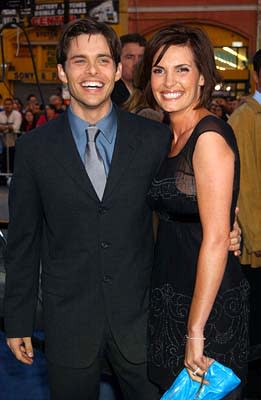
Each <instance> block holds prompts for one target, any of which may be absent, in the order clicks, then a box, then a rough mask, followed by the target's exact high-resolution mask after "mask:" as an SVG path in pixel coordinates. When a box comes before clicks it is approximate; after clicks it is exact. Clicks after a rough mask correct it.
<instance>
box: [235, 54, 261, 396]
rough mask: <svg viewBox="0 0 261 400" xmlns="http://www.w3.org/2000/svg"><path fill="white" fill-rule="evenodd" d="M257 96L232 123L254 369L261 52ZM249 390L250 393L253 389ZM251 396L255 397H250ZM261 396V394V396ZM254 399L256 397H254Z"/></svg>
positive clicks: (259, 266)
mask: <svg viewBox="0 0 261 400" xmlns="http://www.w3.org/2000/svg"><path fill="white" fill-rule="evenodd" d="M253 67H254V70H253V80H254V84H255V93H254V94H253V95H252V96H249V97H247V98H246V100H245V102H244V103H243V104H242V105H241V106H240V107H238V108H237V109H236V110H235V111H234V112H233V114H232V115H231V117H230V118H229V120H228V123H229V124H230V125H231V126H232V128H233V130H234V132H235V135H236V138H237V143H238V148H239V153H240V159H241V172H240V191H239V201H238V204H239V209H240V216H239V222H240V225H241V227H242V232H243V251H242V256H241V264H242V267H243V270H244V272H245V273H246V276H247V278H248V280H249V283H250V286H251V296H250V360H251V361H252V363H250V367H252V366H254V365H255V364H256V363H255V361H256V360H259V368H260V360H261V319H260V311H261V50H260V49H259V50H258V51H257V52H256V53H255V55H254V57H253ZM248 390H250V385H249V388H248ZM250 394H251V393H250ZM260 394H261V392H259V395H260ZM250 397H252V396H250Z"/></svg>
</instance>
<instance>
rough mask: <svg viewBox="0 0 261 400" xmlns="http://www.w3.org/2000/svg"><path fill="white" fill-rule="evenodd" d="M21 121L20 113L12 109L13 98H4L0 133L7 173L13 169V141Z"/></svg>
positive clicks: (0, 114) (0, 116) (4, 168)
mask: <svg viewBox="0 0 261 400" xmlns="http://www.w3.org/2000/svg"><path fill="white" fill-rule="evenodd" d="M21 123H22V115H21V113H20V112H19V111H16V110H14V101H13V99H12V98H6V99H4V111H2V112H1V113H0V135H1V138H2V141H3V144H4V151H3V160H4V161H3V162H4V167H3V170H4V172H7V173H9V172H13V170H14V154H15V142H16V139H17V134H18V133H19V132H20V127H21Z"/></svg>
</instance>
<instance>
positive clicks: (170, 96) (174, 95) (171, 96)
mask: <svg viewBox="0 0 261 400" xmlns="http://www.w3.org/2000/svg"><path fill="white" fill-rule="evenodd" d="M181 95H182V93H180V92H174V93H173V92H169V93H163V94H162V96H163V97H166V98H167V99H177V98H178V97H180V96H181Z"/></svg>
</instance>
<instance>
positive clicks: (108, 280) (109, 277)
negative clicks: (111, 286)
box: [103, 275, 112, 283]
mask: <svg viewBox="0 0 261 400" xmlns="http://www.w3.org/2000/svg"><path fill="white" fill-rule="evenodd" d="M111 281H112V277H111V276H110V275H104V277H103V282H104V283H111Z"/></svg>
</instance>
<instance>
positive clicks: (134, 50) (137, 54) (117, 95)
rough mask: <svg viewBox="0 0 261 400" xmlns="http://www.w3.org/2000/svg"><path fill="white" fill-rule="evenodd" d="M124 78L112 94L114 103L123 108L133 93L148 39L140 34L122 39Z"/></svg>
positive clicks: (122, 37)
mask: <svg viewBox="0 0 261 400" xmlns="http://www.w3.org/2000/svg"><path fill="white" fill-rule="evenodd" d="M120 40H121V47H122V50H121V64H122V77H121V79H119V80H118V81H117V82H116V84H115V87H114V89H113V92H112V96H111V98H112V101H113V102H114V103H115V104H117V105H118V106H122V104H123V103H125V101H127V100H128V98H129V97H130V95H131V93H132V91H133V75H134V71H135V67H136V65H137V64H138V63H139V62H140V61H141V60H142V57H143V54H144V50H145V46H146V39H145V38H144V37H143V36H141V35H140V34H138V33H130V34H127V35H123V36H121V37H120Z"/></svg>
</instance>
